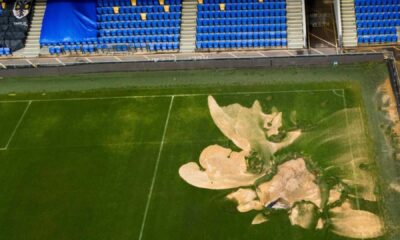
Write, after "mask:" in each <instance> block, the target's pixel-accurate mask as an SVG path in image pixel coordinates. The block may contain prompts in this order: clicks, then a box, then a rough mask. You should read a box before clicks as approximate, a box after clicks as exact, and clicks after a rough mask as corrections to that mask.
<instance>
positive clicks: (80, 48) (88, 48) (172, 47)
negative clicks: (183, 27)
mask: <svg viewBox="0 0 400 240" xmlns="http://www.w3.org/2000/svg"><path fill="white" fill-rule="evenodd" d="M178 48H179V45H178V44H177V43H150V44H146V43H131V44H117V45H108V44H97V45H64V46H51V47H49V53H50V54H51V55H54V54H57V55H60V54H65V53H83V54H93V53H96V52H109V51H113V52H126V51H136V50H138V49H141V50H144V49H146V50H149V51H176V50H178Z"/></svg>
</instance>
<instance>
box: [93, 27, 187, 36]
mask: <svg viewBox="0 0 400 240" xmlns="http://www.w3.org/2000/svg"><path fill="white" fill-rule="evenodd" d="M171 34H176V35H178V34H179V28H177V27H174V28H168V27H164V28H141V29H132V28H130V29H100V30H99V36H100V37H109V36H140V35H171Z"/></svg>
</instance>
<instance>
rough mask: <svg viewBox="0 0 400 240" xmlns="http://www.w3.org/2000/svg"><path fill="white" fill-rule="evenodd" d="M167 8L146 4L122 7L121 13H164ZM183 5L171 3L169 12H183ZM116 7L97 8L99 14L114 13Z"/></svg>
mask: <svg viewBox="0 0 400 240" xmlns="http://www.w3.org/2000/svg"><path fill="white" fill-rule="evenodd" d="M164 11H165V9H164V7H163V6H149V7H147V6H145V7H120V8H119V13H121V14H125V13H144V12H146V13H162V12H164ZM181 11H182V7H181V6H180V5H170V6H169V12H181ZM113 13H114V8H112V7H100V8H97V14H113Z"/></svg>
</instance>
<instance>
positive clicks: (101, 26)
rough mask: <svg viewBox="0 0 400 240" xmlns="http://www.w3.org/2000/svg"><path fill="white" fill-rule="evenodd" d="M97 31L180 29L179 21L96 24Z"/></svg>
mask: <svg viewBox="0 0 400 240" xmlns="http://www.w3.org/2000/svg"><path fill="white" fill-rule="evenodd" d="M97 27H98V29H122V28H133V29H136V28H138V29H143V28H150V29H152V28H161V27H162V28H167V27H177V28H178V29H180V20H172V21H158V20H156V21H124V22H102V23H98V24H97Z"/></svg>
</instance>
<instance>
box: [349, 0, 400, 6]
mask: <svg viewBox="0 0 400 240" xmlns="http://www.w3.org/2000/svg"><path fill="white" fill-rule="evenodd" d="M393 4H394V5H396V4H400V0H354V5H356V6H374V5H393Z"/></svg>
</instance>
